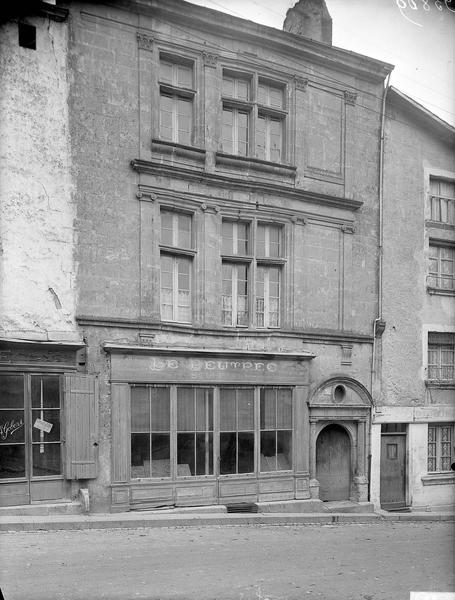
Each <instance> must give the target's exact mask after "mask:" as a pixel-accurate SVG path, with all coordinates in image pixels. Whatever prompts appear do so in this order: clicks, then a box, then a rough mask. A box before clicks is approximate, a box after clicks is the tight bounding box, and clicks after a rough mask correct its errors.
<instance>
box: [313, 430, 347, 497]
mask: <svg viewBox="0 0 455 600" xmlns="http://www.w3.org/2000/svg"><path fill="white" fill-rule="evenodd" d="M316 478H317V480H318V481H319V498H320V499H321V500H323V501H326V502H327V501H334V500H349V496H350V488H351V442H350V439H349V435H348V433H347V431H346V430H345V429H344V428H343V427H341V426H340V425H327V427H324V429H323V430H322V431H321V432H320V434H319V436H318V439H317V442H316Z"/></svg>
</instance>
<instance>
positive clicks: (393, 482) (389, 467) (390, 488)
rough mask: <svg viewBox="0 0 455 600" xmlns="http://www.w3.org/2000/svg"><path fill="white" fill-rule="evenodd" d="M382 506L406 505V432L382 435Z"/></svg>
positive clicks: (395, 506)
mask: <svg viewBox="0 0 455 600" xmlns="http://www.w3.org/2000/svg"><path fill="white" fill-rule="evenodd" d="M380 494H381V507H382V508H384V509H386V510H390V509H392V510H393V509H399V508H403V507H405V506H406V432H405V431H404V432H402V433H398V432H396V433H382V435H381V492H380Z"/></svg>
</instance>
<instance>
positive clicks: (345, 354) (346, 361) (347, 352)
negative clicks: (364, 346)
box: [341, 344, 352, 365]
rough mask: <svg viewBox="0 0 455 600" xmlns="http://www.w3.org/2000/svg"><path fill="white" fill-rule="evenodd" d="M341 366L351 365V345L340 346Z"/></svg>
mask: <svg viewBox="0 0 455 600" xmlns="http://www.w3.org/2000/svg"><path fill="white" fill-rule="evenodd" d="M341 364H342V365H352V345H350V344H349V345H344V344H343V345H342V346H341Z"/></svg>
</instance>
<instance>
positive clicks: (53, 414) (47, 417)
mask: <svg viewBox="0 0 455 600" xmlns="http://www.w3.org/2000/svg"><path fill="white" fill-rule="evenodd" d="M36 419H41V420H42V421H46V422H47V423H50V424H51V425H52V429H51V430H50V431H49V433H47V432H46V431H42V430H41V429H38V428H37V427H35V423H36ZM32 439H33V441H34V442H59V441H60V411H59V410H36V409H35V410H32Z"/></svg>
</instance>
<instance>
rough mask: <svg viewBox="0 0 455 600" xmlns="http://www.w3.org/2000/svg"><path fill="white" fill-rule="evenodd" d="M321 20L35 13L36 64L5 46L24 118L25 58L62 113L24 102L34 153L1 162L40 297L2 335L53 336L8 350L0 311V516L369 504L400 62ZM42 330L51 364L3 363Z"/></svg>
mask: <svg viewBox="0 0 455 600" xmlns="http://www.w3.org/2000/svg"><path fill="white" fill-rule="evenodd" d="M311 6H312V11H313V13H312V19H309V20H307V21H308V22H307V25H308V23H309V24H310V26H311V30H308V29H305V24H304V23H302V25H301V27H300V26H299V24H298V19H299V10H300V9H299V10H297V11H296V12H295V14H288V16H287V18H286V21H287V23H288V25H287V26H285V30H284V31H280V30H277V29H272V28H267V27H264V26H260V25H257V24H255V23H252V22H249V21H245V20H242V19H238V18H235V17H230V16H227V15H220V13H218V12H216V11H212V10H208V9H205V8H201V7H198V6H195V5H191V4H188V3H186V2H183V1H181V0H173V1H172V2H169V1H168V0H166V1H165V0H151V1H150V2H148V3H142V2H134V1H130V2H118V3H116V2H113V3H110V4H109V5H107V4H102V3H88V2H83V3H78V2H71V3H69V4H68V5H66V9H67V11H68V13H67V14H66V13H65V11H63V13H60V11H62V10H63V8H64V7H65V5H64V4H61V5H60V4H59V5H58V7H55V8H54V10H55V11H56V12H57V13H58V14H60V16H61V19H60V20H58V21H55V20H52V19H51V21H49V15H48V14H47V13H46V16H45V17H43V15H41V16H39V15H38V16H34V17H29V18H28V24H29V25H32V26H35V27H36V32H37V39H36V42H37V43H36V50H33V49H32V48H24V47H22V46H20V45H19V46H18V44H17V41H16V38H15V36H16V35H17V32H18V27H19V26H18V23H17V20H16V22H8V23H7V24H6V25H4V27H6V29H7V30H8V31H9V32H10V34H9V35H10V39H9V43H8V48H9V52H10V53H11V56H12V57H13V58H12V60H14V61H19V60H20V61H22V62H21V63H20V64H19V65H18V66H19V68H22V72H23V73H24V82H23V84H21V85H22V86H23V88H22V89H21V90H20V93H21V97H22V95H24V94H25V92H26V90H27V85H29V80H30V81H31V85H32V86H33V80H32V79H31V74H30V73H29V74H28V75H27V71H26V69H25V68H24V65H26V64H27V61H36V62H37V63H38V62H39V63H40V64H41V68H43V69H45V68H46V64H48V63H49V65H50V61H51V59H52V60H57V64H58V65H59V68H58V69H55V68H54V67H52V68H51V67H50V66H49V74H48V78H47V79H46V77H42V78H41V81H48V83H49V87H48V89H47V90H46V91H44V90H43V92H42V94H41V95H40V98H43V97H47V98H48V99H49V101H48V103H47V105H46V106H47V108H48V112H46V110H44V108H43V107H41V106H40V105H38V106H34V105H32V104H30V107H29V108H30V110H31V111H32V110H34V111H35V112H36V113H37V115H35V114H33V115H32V117H33V119H35V117H38V116H39V117H40V118H42V119H43V120H44V121H45V124H43V126H42V127H37V126H36V125H34V124H32V123H30V125H29V126H28V128H27V129H28V131H29V132H30V133H29V135H30V136H37V139H35V140H33V139H32V140H31V144H32V142H33V144H32V147H31V148H28V149H27V147H26V146H21V148H20V149H19V150H17V151H16V150H14V145H13V144H12V142H11V143H10V145H9V146H8V147H9V148H11V156H13V155H14V160H15V161H18V162H20V167H21V169H26V171H24V173H25V174H24V175H23V183H22V184H21V186H22V190H27V189H29V190H30V193H29V197H28V206H29V209H30V211H32V210H33V211H36V212H37V216H36V217H35V216H33V214H29V215H28V216H27V215H25V217H24V211H23V209H22V210H21V211H17V210H16V211H15V210H14V205H13V199H14V193H15V192H14V190H12V191H11V192H8V194H7V196H8V198H7V204H6V206H7V207H9V208H8V215H9V217H8V218H9V219H10V222H9V223H8V220H7V221H3V222H4V223H5V222H6V223H8V227H7V228H5V230H4V231H5V233H3V230H2V239H3V242H4V244H5V248H7V249H8V244H9V242H8V239H9V238H8V236H9V235H11V234H10V232H11V231H13V229H12V225H11V223H12V222H13V220H14V219H16V220H17V223H16V225H15V227H16V229H17V230H19V229H20V219H23V218H27V219H28V222H27V223H26V225H27V227H25V229H24V230H25V231H28V232H31V234H30V235H27V236H23V239H21V243H22V244H23V245H24V246H26V252H25V254H24V256H25V257H27V258H30V260H25V259H24V260H23V264H24V269H25V265H28V267H27V268H28V269H29V272H28V273H24V278H25V279H26V280H27V281H30V282H31V284H30V286H29V287H27V288H26V293H23V294H21V295H20V297H19V298H18V299H17V302H15V303H13V302H11V300H10V298H11V297H14V296H11V294H12V293H13V292H11V293H10V292H9V291H8V290H7V289H6V291H5V293H4V302H6V303H7V302H9V303H10V304H9V306H10V307H11V308H10V310H9V313H4V314H5V315H7V314H8V315H9V316H8V319H10V320H11V322H13V320H14V319H18V318H19V315H31V317H30V319H29V321H30V323H32V321H33V323H35V322H36V323H37V324H38V325H39V326H40V328H41V329H42V330H43V331H44V330H45V332H44V333H43V332H42V331H41V329H39V328H38V325H33V326H31V325H30V323H29V322H28V321H27V322H26V321H25V320H24V321H20V322H18V323H17V325H16V324H15V325H14V329H15V330H19V331H20V332H21V335H19V334H16V333H15V334H14V335H13V334H12V333H11V332H10V331H9V329H11V328H12V327H10V326H9V325H8V323H9V321H7V320H6V318H5V319H4V320H3V316H2V328H3V330H4V332H3V331H2V341H1V343H2V344H5V345H7V347H8V348H9V350H8V352H10V354H3V355H2V362H1V367H0V368H1V369H2V374H1V375H2V382H3V384H2V385H3V393H4V397H7V398H8V402H9V404H7V405H4V406H3V407H2V409H1V410H2V411H3V412H2V416H3V417H5V419H6V420H7V421H8V423H11V422H13V421H14V420H15V419H16V421H14V422H16V423H17V424H18V423H19V422H20V418H22V425H23V426H22V428H21V427H19V428H18V429H15V430H14V423H13V427H12V428H10V429H9V432H10V433H8V436H7V437H6V438H5V440H3V446H2V449H4V448H6V447H7V446H8V448H9V450H8V452H10V455H11V457H12V458H10V459H8V460H7V461H5V462H4V463H1V469H2V475H1V477H2V480H1V481H2V482H1V484H0V498H2V500H1V502H2V503H3V504H14V503H16V504H19V503H26V502H27V501H30V502H32V501H34V500H58V499H62V498H70V497H75V496H76V495H77V493H78V492H79V491H80V490H85V491H84V494H83V497H84V498H85V502H86V506H88V504H87V498H90V507H91V510H93V511H104V510H111V511H121V510H130V509H135V508H146V507H156V506H163V505H170V506H173V505H180V506H182V505H204V504H236V503H257V502H258V503H261V502H274V501H285V500H295V501H301V502H302V503H304V502H305V501H310V502H312V504H311V506H312V507H313V508H314V507H316V505H317V503H318V502H320V501H321V500H325V501H330V500H352V501H356V502H367V501H368V500H369V499H370V498H369V482H370V480H372V481H373V482H376V481H377V478H378V476H377V475H375V474H374V473H372V466H373V465H375V464H376V463H377V454H376V455H375V454H374V452H375V451H376V450H374V451H373V454H372V450H371V449H372V448H376V447H377V439H378V427H381V426H380V418H381V417H380V416H379V413H378V410H376V411H374V409H373V405H374V404H375V403H377V398H378V396H377V395H376V389H378V388H377V386H378V383H379V379H378V373H379V372H380V371H379V370H378V364H379V363H376V362H374V359H377V360H378V361H379V354H380V350H381V342H380V339H379V337H377V336H379V333H380V331H379V329H378V327H376V328H375V323H378V319H379V316H380V306H379V303H378V298H379V297H380V294H379V292H380V285H379V283H380V281H379V278H378V273H379V266H380V262H379V252H378V248H379V246H380V210H379V208H380V204H379V200H378V199H379V196H380V192H381V190H380V186H379V182H380V165H381V160H380V149H381V144H380V133H381V112H382V106H383V90H384V82H385V80H386V77H387V75H388V74H389V73H390V71H391V69H392V67H391V65H388V64H386V63H383V62H380V61H377V60H373V59H370V58H367V57H365V56H361V55H358V54H355V53H352V52H348V51H345V50H342V49H339V48H334V47H333V46H332V45H331V38H330V31H331V27H330V22H329V17H328V15H327V13H326V9H325V7H324V6H323V3H322V2H321V3H318V2H313V3H312V5H311ZM317 6H319V10H320V13H319V15H318V14H317V11H316V8H317ZM314 11H316V12H314ZM45 19H46V20H45ZM19 20H20V19H19ZM49 23H51V25H50V29H47V28H48V24H49ZM26 24H27V23H26ZM54 30H55V31H54ZM46 31H47V33H46ZM40 32H41V33H40ZM51 34H52V35H51ZM46 35H47V36H48V37H47V38H46ZM40 36H42V38H40ZM40 39H41V41H40ZM52 43H53V44H54V45H52ZM53 49H54V50H55V56H56V57H58V58H57V59H55V58H53V56H54V54H53ZM51 75H52V77H53V78H57V79H58V81H56V80H55V81H54V80H53V79H52V77H51ZM5 76H7V75H5ZM9 85H10V89H11V95H12V96H13V97H14V93H16V92H15V91H14V89H13V88H12V87H11V86H12V75H11V80H10V82H9ZM54 96H55V98H54ZM25 97H27V94H25ZM50 99H52V101H50ZM60 103H61V104H60ZM12 106H13V102H11V107H12ZM52 107H54V109H53V110H52ZM57 107H58V110H57ZM2 110H4V109H2ZM7 110H11V112H12V114H14V111H13V110H12V108H10V109H8V107H7ZM15 118H17V119H19V118H20V115H17V117H15ZM53 123H54V124H55V131H54V132H53V130H52V127H51V126H50V125H51V124H53ZM47 134H49V138H50V139H51V140H53V143H50V142H49V143H47V145H46V148H47V150H46V151H47V152H49V153H50V154H51V155H52V156H53V157H54V158H55V159H56V157H58V158H59V160H57V159H56V160H55V162H53V159H51V158H52V157H49V160H45V158H46V157H45V156H42V152H40V148H42V146H41V137H42V136H44V137H46V136H47ZM13 135H14V134H13V133H12V134H11V136H13ZM36 141H39V144H36V143H34V142H36ZM2 143H3V140H2ZM8 152H9V151H8ZM20 152H25V153H26V154H27V157H28V155H30V156H31V157H33V156H35V155H36V157H37V160H38V158H39V159H40V160H42V163H40V164H39V165H38V166H39V168H38V167H37V168H36V171H33V169H34V165H33V160H31V159H30V158H27V159H26V160H25V159H22V160H21V161H19V160H18V156H20ZM34 153H35V154H34ZM12 160H13V158H11V161H12ZM5 164H6V165H7V172H6V175H7V176H8V178H9V180H10V182H11V181H13V182H14V178H12V174H13V173H14V172H15V169H16V167H15V166H13V162H10V163H8V162H6V163H5ZM384 166H385V167H387V164H386V165H384ZM440 168H441V169H444V168H448V167H447V165H446V166H445V167H440ZM46 169H47V170H46ZM46 173H49V178H48V179H46V181H45V180H44V179H45V178H46V177H47V176H46ZM17 181H18V182H19V181H20V178H19V179H18V180H17ZM42 183H44V186H45V188H46V194H44V192H42V191H41V190H42ZM17 185H19V183H18V184H17ZM390 185H392V183H391V184H390ZM21 193H25V192H21ZM43 194H44V196H43ZM390 194H391V192H390V189H389V188H386V189H384V205H386V204H387V199H388V198H389V197H390ZM43 202H44V203H45V205H44V209H43V210H45V215H46V219H41V217H40V214H39V210H40V206H41V204H42V203H43ZM8 203H9V204H8ZM22 204H23V201H22ZM57 209H58V210H57ZM54 219H57V220H55V221H54ZM58 219H59V220H58ZM32 222H34V223H35V224H36V222H38V224H39V225H40V227H41V229H38V231H36V230H34V229H33V228H32V227H31V225H30V224H31V223H32ZM45 227H46V228H48V229H45ZM32 234H33V235H32ZM387 235H388V234H387V232H386V231H385V230H384V237H385V239H387ZM438 239H439V238H438ZM57 242H58V243H60V245H58V244H57ZM35 243H36V244H38V247H40V246H41V247H40V248H39V250H37V249H35V251H34V244H35ZM50 245H52V247H51V246H50ZM43 247H44V248H46V256H49V261H50V262H49V268H48V266H47V265H45V264H44V263H43V261H42V258H41V256H42V248H43ZM48 250H49V251H48ZM10 256H12V252H11V253H10ZM38 256H40V260H34V259H35V257H36V258H38ZM5 257H6V258H5ZM384 258H385V255H384ZM2 260H3V262H2V268H4V269H9V268H10V267H9V266H8V254H7V253H6V252H4V255H3V259H2ZM9 260H10V261H12V260H13V259H12V258H11V259H9ZM44 266H45V267H46V268H43V267H44ZM40 273H42V275H41V276H40V275H39V274H40ZM44 274H45V276H44ZM50 276H52V277H54V278H55V280H54V279H50ZM75 276H76V278H75ZM386 281H388V280H387V277H386V273H384V286H386V285H392V284H390V283H389V284H386V283H385V282H386ZM34 282H37V285H35V283H34ZM51 290H53V292H52V291H51ZM54 294H55V295H54ZM384 296H385V289H384ZM438 297H439V296H438ZM446 300H447V298H444V301H446ZM27 303H28V305H27ZM59 305H60V307H59ZM383 309H384V311H383V312H384V315H383V316H384V319H385V320H386V321H387V322H388V324H387V327H386V332H388V331H389V329H388V327H389V316H388V312H387V311H388V310H389V309H388V307H387V306H386V304H385V303H384V307H383ZM386 309H387V310H386ZM33 311H34V312H33ZM37 311H41V312H40V313H39V315H38V316H39V318H38V317H36V314H37ZM32 317H33V318H32ZM21 318H22V319H23V318H24V317H23V316H22V317H21ZM58 319H60V320H58ZM35 329H36V330H38V329H39V330H40V335H42V337H41V338H40V339H39V341H40V342H43V343H45V344H49V341H52V342H57V341H59V342H60V345H61V344H62V343H64V346H63V348H64V353H66V354H65V357H63V359H62V360H60V359H58V360H57V358H55V354H53V350H52V348H53V347H54V346H52V348H51V347H50V346H45V347H44V351H41V355H40V356H41V358H40V360H39V362H38V364H36V362H33V361H34V360H36V357H35V358H33V357H30V358H29V359H27V360H26V359H24V358H23V355H22V354H20V355H16V356H13V355H12V354H11V352H12V350H11V349H14V348H16V346H15V345H14V344H16V339H17V337H21V338H22V340H24V341H25V340H26V341H27V343H28V342H30V339H33V340H35V341H36V339H37V338H36V337H35V335H36V331H35ZM30 330H33V331H34V334H33V336H32V335H31V334H30ZM54 330H55V331H57V330H58V331H63V332H64V333H63V334H62V333H60V334H59V337H57V338H56V335H57V334H56V333H51V332H53V331H54ZM384 335H386V334H384ZM82 340H83V342H82ZM387 340H388V338H387ZM387 340H385V341H384V346H383V347H382V353H383V357H386V356H387V352H388V346H387V344H388V341H387ZM60 345H59V346H58V347H59V348H60ZM82 346H83V347H82ZM21 347H22V346H21ZM27 347H30V348H31V349H32V350H33V352H34V353H35V354H36V352H37V350H36V348H37V343H35V344H34V345H33V347H32V346H29V345H27ZM39 348H40V349H42V348H43V346H39ZM79 348H82V350H79ZM53 357H54V358H55V360H54V358H53ZM384 361H386V359H385V358H384ZM375 365H376V366H375ZM384 365H386V362H384ZM19 378H21V379H19ZM384 379H385V377H383V378H382V381H383V382H384ZM5 382H6V383H5ZM375 386H376V387H375ZM20 390H22V391H20ZM378 393H381V394H382V395H381V399H383V398H385V391H384V385H383V388H382V392H378ZM389 398H390V395H389ZM20 402H22V403H23V404H24V408H23V409H18V403H20ZM381 403H382V404H386V403H392V400H389V399H387V400H384V402H382V400H381V402H380V403H379V404H381ZM17 410H23V411H24V413H23V416H22V417H21V415H19V414H12V413H13V412H14V411H16V412H17ZM384 410H385V409H384ZM8 411H9V412H8ZM59 411H61V412H59ZM5 415H6V416H5ZM373 418H374V419H375V421H374V423H375V425H373V435H374V436H375V437H373V446H372V438H371V432H372V429H371V425H372V420H373ZM394 419H395V420H394V422H396V421H397V419H396V418H394ZM49 425H52V427H51V429H50V430H49V431H47V429H49ZM7 429H8V427H7ZM11 429H13V430H14V431H13V432H12V433H11ZM5 431H6V430H5ZM13 435H15V436H16V437H14V438H13V437H12V436H13ZM374 440H376V441H374ZM51 444H53V445H54V446H53V447H52V448H50V445H51ZM374 444H376V446H375V445H374ZM57 445H58V450H56V448H57ZM19 447H20V448H19ZM49 449H50V451H49V452H48V450H49ZM22 454H23V455H24V461H25V462H24V465H25V466H24V468H23V470H22V471H21V470H17V469H18V462H17V459H18V457H20V456H22ZM47 454H49V456H50V457H49V460H47V459H46V460H43V459H44V458H45V457H47ZM3 456H6V453H3ZM40 458H41V462H40ZM59 461H60V462H59ZM375 461H376V462H375ZM35 463H36V464H35ZM36 465H40V468H41V470H39V469H38V468H35V467H36ZM56 465H60V467H59V468H58V469H57V466H56ZM15 469H16V470H15ZM52 469H53V470H52ZM56 470H58V471H59V472H56ZM49 482H53V483H49ZM55 482H59V483H55ZM374 485H376V483H375V484H374ZM51 489H52V491H50V490H51ZM376 489H377V488H375V487H372V491H374V490H376ZM18 490H19V491H18ZM24 490H28V496H26V494H25V491H24ZM30 490H34V491H33V493H31V492H30ZM13 492H14V493H13ZM375 493H376V492H375ZM34 494H36V495H34ZM13 496H14V497H13ZM375 498H376V497H375ZM372 499H374V498H373V497H372Z"/></svg>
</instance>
